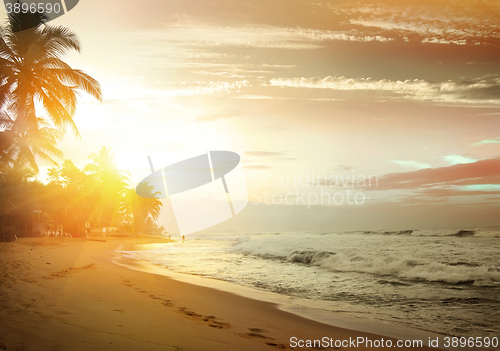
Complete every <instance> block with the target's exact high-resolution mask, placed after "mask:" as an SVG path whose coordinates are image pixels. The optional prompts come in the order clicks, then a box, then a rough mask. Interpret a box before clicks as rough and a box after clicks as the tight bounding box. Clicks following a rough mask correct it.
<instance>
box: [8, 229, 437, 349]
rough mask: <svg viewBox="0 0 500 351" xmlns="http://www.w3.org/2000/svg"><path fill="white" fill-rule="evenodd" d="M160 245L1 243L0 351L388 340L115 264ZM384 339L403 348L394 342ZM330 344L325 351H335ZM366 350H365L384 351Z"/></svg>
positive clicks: (276, 345)
mask: <svg viewBox="0 0 500 351" xmlns="http://www.w3.org/2000/svg"><path fill="white" fill-rule="evenodd" d="M158 241H160V242H165V240H162V239H161V238H134V239H118V238H108V241H107V242H90V241H85V240H81V239H59V238H40V239H38V238H37V239H20V240H18V241H17V242H13V243H0V266H1V267H3V269H2V270H1V271H0V321H1V323H0V349H5V350H76V351H78V350H89V349H90V350H120V351H121V350H201V349H203V350H273V349H276V348H278V349H292V348H293V349H302V350H308V349H318V348H313V347H309V348H308V347H291V343H290V340H291V338H294V337H295V338H297V339H296V340H320V339H322V338H325V337H327V338H330V339H331V340H332V342H333V341H341V340H349V339H357V338H360V339H362V338H364V339H366V340H372V341H376V340H379V341H380V339H382V337H381V336H380V335H376V334H373V333H366V332H360V331H355V330H351V329H346V328H339V327H333V326H330V325H326V324H323V323H319V322H315V321H311V320H308V319H305V318H303V317H301V316H299V315H297V314H292V313H290V312H287V311H283V310H280V309H279V308H278V306H277V305H276V304H273V303H269V302H264V301H259V300H254V299H251V298H247V297H242V296H238V295H236V294H234V293H229V292H225V291H220V290H216V289H213V288H208V287H203V286H198V285H193V284H192V283H185V282H180V281H176V280H174V279H172V278H170V277H167V276H164V275H159V274H154V273H144V272H142V271H136V270H133V269H129V268H126V267H123V266H120V265H118V264H116V263H114V262H113V259H115V258H116V254H117V252H116V250H117V248H119V246H120V245H126V246H128V247H132V246H133V245H140V244H148V243H155V242H156V243H157V242H158ZM383 339H385V340H386V341H388V340H390V341H391V343H394V345H393V347H395V344H396V342H397V340H396V339H395V338H385V337H384V338H383ZM292 346H293V345H292ZM332 346H333V347H330V346H328V347H325V348H324V349H336V348H335V347H334V345H333V344H332ZM345 346H348V345H344V347H342V349H345V348H346V347H345ZM363 346H365V345H358V347H357V348H358V349H361V350H370V349H374V350H375V349H378V350H380V347H363ZM403 349H405V350H417V349H418V350H431V349H432V350H435V348H429V347H404V348H403Z"/></svg>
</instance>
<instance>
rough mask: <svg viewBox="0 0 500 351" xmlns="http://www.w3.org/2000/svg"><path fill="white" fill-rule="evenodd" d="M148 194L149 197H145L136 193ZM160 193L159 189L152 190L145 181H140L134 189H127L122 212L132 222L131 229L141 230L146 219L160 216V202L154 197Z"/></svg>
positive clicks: (155, 218)
mask: <svg viewBox="0 0 500 351" xmlns="http://www.w3.org/2000/svg"><path fill="white" fill-rule="evenodd" d="M137 193H141V194H150V195H151V198H146V197H142V196H139V195H137ZM158 194H160V192H159V191H157V192H156V193H155V192H154V186H153V185H149V184H148V183H147V182H143V183H140V184H139V185H138V186H137V191H136V189H127V190H126V194H125V202H124V203H123V210H124V212H125V213H126V214H127V215H128V216H129V217H130V219H131V222H132V230H133V232H134V233H135V232H136V230H141V229H143V228H144V227H145V225H146V222H147V219H148V218H151V219H152V220H157V219H158V217H159V216H160V212H161V206H162V203H161V201H160V200H159V199H157V198H155V196H156V195H158Z"/></svg>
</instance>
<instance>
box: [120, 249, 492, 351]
mask: <svg viewBox="0 0 500 351" xmlns="http://www.w3.org/2000/svg"><path fill="white" fill-rule="evenodd" d="M172 241H174V240H172ZM164 244H168V243H164ZM154 245H155V244H144V245H141V244H139V245H132V246H131V247H126V248H121V247H119V248H117V250H115V251H116V252H117V254H118V255H117V256H116V257H115V258H114V259H113V261H114V262H115V263H116V264H118V265H121V266H123V267H127V268H128V269H132V270H137V271H141V272H144V273H151V274H159V275H163V276H166V277H169V278H171V279H174V280H176V281H179V282H183V283H186V284H191V285H197V286H202V287H207V288H210V289H215V290H218V291H223V292H227V293H230V294H235V295H238V296H241V297H244V298H247V299H253V300H257V301H262V302H266V303H269V304H272V305H274V306H275V307H276V308H277V309H279V310H280V311H283V312H287V313H291V314H293V315H295V316H298V317H301V318H304V319H307V320H310V321H313V322H317V323H321V324H325V325H328V326H332V327H335V328H342V329H349V330H352V331H355V332H364V333H370V334H374V335H378V336H384V337H389V338H395V339H414V340H417V339H418V340H424V345H425V346H429V345H427V344H425V340H429V339H432V340H434V339H436V338H441V339H442V338H443V337H446V336H447V335H446V334H441V333H437V332H434V331H431V330H424V329H419V328H415V327H412V326H406V325H398V324H395V323H391V322H389V321H384V320H375V319H370V320H366V319H362V318H359V317H355V316H352V315H347V314H342V313H338V312H332V311H328V310H324V309H321V308H315V307H311V306H305V305H299V304H297V303H293V299H291V298H290V297H288V296H286V295H281V294H278V293H274V292H270V291H264V290H258V289H255V288H252V287H248V286H243V285H238V284H236V283H232V282H228V281H224V280H218V279H213V278H209V277H204V276H197V275H191V274H185V273H178V272H173V271H171V270H169V269H168V268H166V267H162V266H161V265H158V264H155V263H152V262H149V261H147V260H142V259H136V258H131V257H126V256H125V253H124V252H123V251H144V250H147V249H148V248H147V246H154ZM438 349H442V350H457V349H458V348H452V347H444V346H442V345H440V347H439V348H438ZM468 349H469V350H484V349H480V348H468Z"/></svg>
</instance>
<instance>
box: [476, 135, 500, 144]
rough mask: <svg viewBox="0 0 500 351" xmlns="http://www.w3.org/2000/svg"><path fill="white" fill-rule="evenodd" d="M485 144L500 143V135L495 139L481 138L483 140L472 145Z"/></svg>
mask: <svg viewBox="0 0 500 351" xmlns="http://www.w3.org/2000/svg"><path fill="white" fill-rule="evenodd" d="M483 144H500V137H496V138H495V139H486V140H481V141H479V142H477V143H474V144H472V145H483Z"/></svg>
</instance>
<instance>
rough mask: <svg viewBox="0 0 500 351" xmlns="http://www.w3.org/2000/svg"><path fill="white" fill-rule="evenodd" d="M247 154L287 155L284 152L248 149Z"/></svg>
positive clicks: (260, 155)
mask: <svg viewBox="0 0 500 351" xmlns="http://www.w3.org/2000/svg"><path fill="white" fill-rule="evenodd" d="M245 154H247V155H249V156H257V157H270V156H283V155H285V154H284V153H283V152H273V151H247V152H245Z"/></svg>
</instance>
